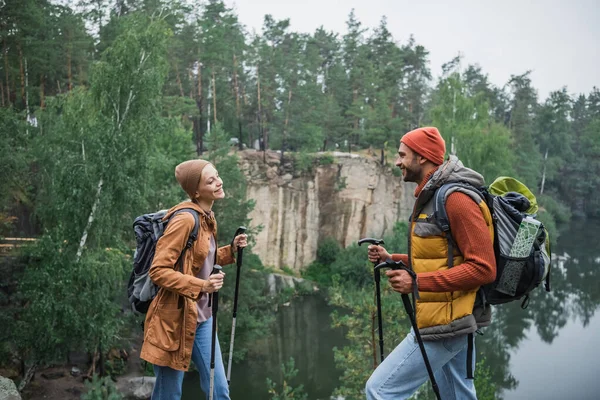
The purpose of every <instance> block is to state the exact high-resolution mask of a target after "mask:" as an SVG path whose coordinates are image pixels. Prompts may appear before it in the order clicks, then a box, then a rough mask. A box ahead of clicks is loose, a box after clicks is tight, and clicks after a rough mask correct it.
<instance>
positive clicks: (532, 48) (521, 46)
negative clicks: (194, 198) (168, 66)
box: [225, 0, 600, 102]
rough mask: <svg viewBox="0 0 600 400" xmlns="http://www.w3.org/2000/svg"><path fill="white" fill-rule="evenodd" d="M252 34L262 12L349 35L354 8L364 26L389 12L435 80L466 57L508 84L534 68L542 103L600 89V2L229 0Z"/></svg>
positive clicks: (400, 36)
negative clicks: (421, 50)
mask: <svg viewBox="0 0 600 400" xmlns="http://www.w3.org/2000/svg"><path fill="white" fill-rule="evenodd" d="M225 3H226V4H227V5H228V6H229V7H233V8H234V10H235V11H236V12H237V14H238V18H239V20H240V22H241V23H242V24H243V25H245V26H246V28H247V29H248V31H249V32H252V31H253V30H256V31H257V32H260V31H261V29H262V23H263V18H264V15H265V14H271V15H272V16H273V17H274V18H275V19H286V18H289V19H290V23H291V27H290V28H291V30H293V31H296V32H308V33H312V32H314V31H315V30H316V29H317V28H318V27H320V26H323V27H324V28H325V29H326V30H328V31H333V32H336V33H340V36H341V35H343V34H344V33H346V20H347V18H348V14H349V13H350V11H351V10H352V9H353V8H354V10H355V15H356V18H357V19H358V20H359V21H360V22H361V23H362V24H363V26H364V27H366V28H369V29H370V30H371V31H372V29H374V28H376V27H377V26H378V25H379V22H380V20H381V17H382V16H383V15H385V16H386V17H387V22H388V29H389V31H390V32H391V33H392V35H393V37H394V40H396V41H397V42H398V43H399V44H404V43H406V42H407V40H408V38H409V36H410V35H411V34H412V35H413V36H414V37H415V40H416V42H417V43H418V44H421V45H423V46H424V47H425V48H426V49H427V50H428V51H429V60H430V68H431V72H432V75H433V77H434V79H435V80H437V77H439V75H440V74H441V66H442V64H444V63H445V62H448V61H450V60H451V59H453V58H454V57H456V56H457V55H458V54H459V52H460V53H461V54H462V56H463V61H462V67H463V68H466V67H467V66H468V65H469V64H478V65H479V66H481V68H482V71H483V72H484V73H486V74H488V76H489V79H490V81H491V82H492V83H493V84H494V85H496V86H499V87H502V86H504V84H506V82H508V80H509V79H510V76H511V75H521V74H523V73H525V72H526V71H528V70H531V71H532V73H531V75H530V76H531V79H532V84H533V86H534V87H535V88H536V89H537V90H538V100H539V101H540V102H542V101H543V100H544V99H546V97H547V96H548V94H549V93H550V92H551V91H554V90H560V89H561V88H562V87H564V86H566V87H567V90H568V92H569V93H570V94H572V95H578V94H580V93H585V94H589V92H590V91H591V90H592V88H593V87H594V86H596V87H600V49H599V47H600V45H599V42H600V1H598V0H571V1H565V0H563V1H557V0H546V1H544V0H502V1H489V0H488V1H482V0H479V1H477V0H446V1H434V0H431V1H429V0H421V1H414V0H413V1H406V0H345V1H335V0H301V1H291V0H225Z"/></svg>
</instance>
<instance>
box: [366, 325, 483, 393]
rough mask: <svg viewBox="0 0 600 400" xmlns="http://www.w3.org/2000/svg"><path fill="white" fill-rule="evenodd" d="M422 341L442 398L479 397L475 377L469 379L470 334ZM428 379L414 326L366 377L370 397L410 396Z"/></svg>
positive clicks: (367, 391)
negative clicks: (468, 348) (474, 382)
mask: <svg viewBox="0 0 600 400" xmlns="http://www.w3.org/2000/svg"><path fill="white" fill-rule="evenodd" d="M423 343H424V345H425V350H426V352H427V357H428V358H429V363H430V364H431V369H432V370H433V374H434V377H435V380H436V382H437V384H438V387H439V389H440V397H441V398H442V400H463V399H473V400H477V395H476V394H475V385H474V384H473V380H472V379H466V376H467V344H468V342H467V335H460V336H457V337H455V338H449V339H443V340H438V341H427V342H423ZM473 354H475V348H474V347H473ZM473 358H475V357H474V356H473ZM474 362H475V360H473V373H474V372H475V365H474ZM425 382H427V384H428V385H430V384H431V382H429V375H428V374H427V368H426V367H425V363H424V362H423V356H422V355H421V349H420V348H419V344H418V343H417V339H416V337H415V334H414V332H413V330H412V329H411V331H410V332H409V334H408V335H407V336H406V338H405V339H404V340H403V341H402V343H400V344H399V345H398V346H397V347H396V348H395V349H394V350H393V351H392V352H391V353H390V354H389V355H388V356H387V358H386V359H385V360H383V362H382V363H381V364H380V365H379V366H378V367H377V369H376V370H375V371H374V372H373V374H372V375H371V377H370V378H369V380H368V381H367V386H366V394H367V399H368V400H387V399H394V400H400V399H407V398H409V397H410V396H411V395H412V394H413V393H414V392H416V391H417V389H418V388H419V387H420V386H421V385H422V384H423V383H425Z"/></svg>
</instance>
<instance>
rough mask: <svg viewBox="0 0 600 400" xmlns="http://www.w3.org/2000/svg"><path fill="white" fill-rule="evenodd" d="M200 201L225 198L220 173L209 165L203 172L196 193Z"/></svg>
mask: <svg viewBox="0 0 600 400" xmlns="http://www.w3.org/2000/svg"><path fill="white" fill-rule="evenodd" d="M196 193H197V195H198V196H197V198H198V199H199V200H206V201H215V200H218V199H222V198H223V197H225V192H224V191H223V181H222V180H221V178H220V177H219V173H218V172H217V170H216V169H215V167H213V165H212V164H208V165H207V166H206V167H204V169H203V170H202V175H201V177H200V183H199V184H198V190H197V191H196Z"/></svg>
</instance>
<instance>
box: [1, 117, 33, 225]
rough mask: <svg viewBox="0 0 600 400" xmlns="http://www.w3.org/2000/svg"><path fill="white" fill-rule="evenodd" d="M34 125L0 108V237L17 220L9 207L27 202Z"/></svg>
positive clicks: (28, 198)
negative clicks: (30, 146) (30, 125)
mask: <svg viewBox="0 0 600 400" xmlns="http://www.w3.org/2000/svg"><path fill="white" fill-rule="evenodd" d="M33 130H35V129H34V128H33V127H28V126H27V124H26V123H23V121H22V120H21V118H20V116H19V115H18V114H17V113H15V112H13V111H12V110H10V109H2V108H0V154H2V157H0V171H2V173H3V175H4V178H3V179H2V180H0V236H2V234H3V232H7V231H8V230H9V228H10V227H11V225H12V224H13V223H14V222H16V219H15V218H14V217H13V216H11V215H9V211H10V207H11V206H12V205H13V204H14V203H17V202H21V203H25V204H30V203H31V200H30V191H31V186H30V185H31V182H30V173H29V171H28V163H29V162H31V153H29V152H28V151H27V148H28V147H29V145H30V142H31V137H32V133H33V132H30V131H33Z"/></svg>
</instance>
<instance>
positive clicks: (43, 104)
mask: <svg viewBox="0 0 600 400" xmlns="http://www.w3.org/2000/svg"><path fill="white" fill-rule="evenodd" d="M45 84H46V75H44V74H42V76H41V77H40V108H41V109H42V110H43V109H44V108H45V107H46V101H45V100H46V98H45V96H44V90H45V87H44V86H45Z"/></svg>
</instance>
